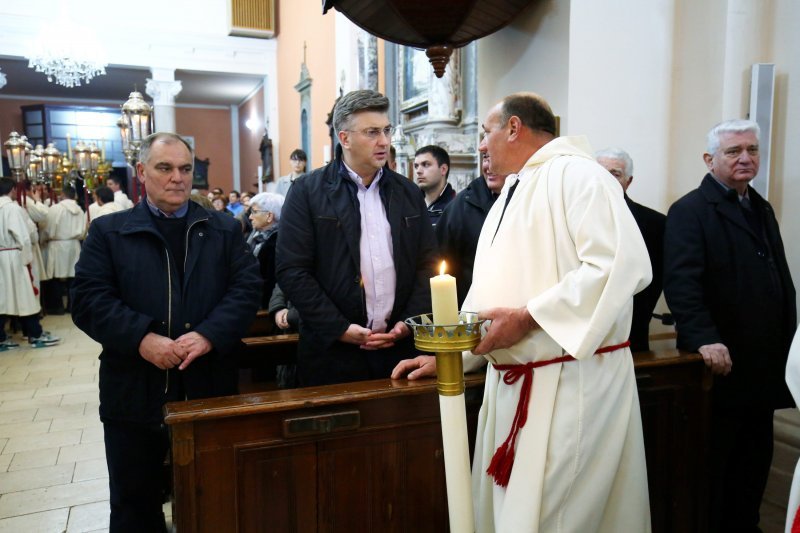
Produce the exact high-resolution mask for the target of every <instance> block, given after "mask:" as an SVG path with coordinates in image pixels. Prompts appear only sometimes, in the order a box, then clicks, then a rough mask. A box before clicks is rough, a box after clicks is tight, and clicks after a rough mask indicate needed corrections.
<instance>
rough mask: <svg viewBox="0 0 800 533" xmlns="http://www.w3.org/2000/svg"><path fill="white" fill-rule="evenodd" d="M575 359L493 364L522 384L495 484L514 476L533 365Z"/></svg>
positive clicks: (493, 468) (497, 460) (498, 454)
mask: <svg viewBox="0 0 800 533" xmlns="http://www.w3.org/2000/svg"><path fill="white" fill-rule="evenodd" d="M630 345H631V342H630V341H625V342H623V343H622V344H615V345H613V346H606V347H603V348H599V349H598V350H597V351H596V352H594V353H596V354H601V353H608V352H613V351H615V350H620V349H622V348H627V347H628V346H630ZM574 360H575V358H574V357H572V356H571V355H563V356H561V357H556V358H555V359H548V360H545V361H536V362H535V363H525V364H521V365H492V366H494V368H495V370H497V371H498V372H505V374H504V375H503V383H505V384H506V385H513V384H514V383H516V382H517V381H519V378H522V387H521V388H520V391H519V400H518V401H517V412H516V413H515V414H514V420H513V422H512V423H511V429H510V431H509V432H508V437H507V438H506V440H505V442H503V444H502V445H501V446H500V447H499V448H497V450H496V451H495V452H494V455H493V456H492V461H491V462H490V463H489V468H487V469H486V473H487V474H489V476H491V477H493V478H494V483H495V485H497V486H500V487H507V486H508V481H509V480H510V479H511V469H512V468H513V467H514V451H515V450H514V448H515V443H516V441H517V434H518V433H519V431H520V430H521V429H522V428H523V427H524V426H525V422H527V421H528V400H529V398H530V395H531V389H533V369H534V368H540V367H543V366H547V365H552V364H554V363H566V362H567V361H574ZM798 528H799V529H798V531H795V530H792V533H800V526H798Z"/></svg>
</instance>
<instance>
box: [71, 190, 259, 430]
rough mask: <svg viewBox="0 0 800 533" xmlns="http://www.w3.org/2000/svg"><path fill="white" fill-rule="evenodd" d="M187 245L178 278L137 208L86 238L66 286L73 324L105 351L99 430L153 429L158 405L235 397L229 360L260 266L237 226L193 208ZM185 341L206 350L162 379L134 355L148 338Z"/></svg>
mask: <svg viewBox="0 0 800 533" xmlns="http://www.w3.org/2000/svg"><path fill="white" fill-rule="evenodd" d="M185 242H186V248H187V249H186V260H185V262H184V265H183V266H182V268H183V275H182V276H181V275H180V271H179V269H178V266H177V265H175V264H174V263H175V261H174V260H173V258H172V256H171V254H170V253H169V252H168V251H167V250H168V247H167V243H166V241H165V240H164V239H163V237H162V236H161V234H160V233H159V232H158V230H157V229H156V226H155V223H154V221H153V217H152V215H151V214H150V212H149V211H148V209H147V207H146V204H145V202H141V203H139V204H138V205H137V206H135V207H134V208H133V209H130V210H128V211H122V212H119V213H114V214H111V215H107V216H105V217H101V218H98V219H97V220H95V221H94V222H93V223H92V225H91V227H90V228H89V234H88V236H87V238H86V241H85V242H84V244H83V249H82V251H81V255H80V259H79V260H78V264H77V265H76V267H75V279H74V281H73V283H72V289H71V298H72V319H73V321H74V322H75V324H76V325H77V326H78V327H79V328H80V329H82V330H83V331H84V332H86V333H87V334H88V335H89V336H90V337H91V338H93V339H94V340H96V341H97V342H99V343H100V344H101V345H102V347H103V351H102V353H101V354H100V417H101V419H103V420H120V421H128V422H142V423H158V422H160V421H161V420H162V407H163V405H164V403H165V402H167V401H173V400H178V399H183V393H185V396H186V397H188V398H189V399H193V398H204V397H210V396H221V395H227V394H235V393H236V382H237V372H236V364H235V360H234V358H233V352H234V350H235V348H236V347H237V346H238V345H239V343H240V339H241V337H242V335H243V334H244V333H245V331H246V330H247V327H248V326H249V324H250V322H252V320H253V318H255V314H256V311H257V310H258V305H259V303H260V298H261V277H260V275H259V270H258V264H257V263H256V260H255V258H254V257H253V254H252V252H251V251H250V250H249V249H248V247H247V245H246V244H245V242H244V238H243V236H242V231H241V226H240V225H239V223H238V222H237V221H235V220H234V219H233V218H231V217H229V216H228V215H225V214H220V213H215V212H212V211H207V210H206V209H203V208H202V207H201V206H199V205H197V204H195V203H194V202H189V211H188V213H187V215H186V241H185ZM180 279H182V283H179V281H178V280H180ZM189 331H196V332H198V333H200V334H201V335H203V336H204V337H205V338H207V339H208V340H209V341H210V342H211V344H212V345H213V349H212V351H211V352H209V353H207V354H205V355H203V356H201V357H199V358H197V359H196V360H195V361H193V362H192V364H191V365H190V366H189V367H187V368H186V369H185V370H183V371H179V370H177V369H172V370H169V371H167V370H161V369H159V368H157V367H156V366H155V365H153V364H151V363H150V362H148V361H146V360H145V359H144V358H143V357H142V356H141V355H140V354H139V343H140V342H141V340H142V338H143V337H144V336H145V335H146V334H147V333H148V332H155V333H157V334H159V335H164V336H167V337H170V338H172V339H176V338H178V337H180V336H181V335H183V334H184V333H187V332H189ZM179 374H180V375H179Z"/></svg>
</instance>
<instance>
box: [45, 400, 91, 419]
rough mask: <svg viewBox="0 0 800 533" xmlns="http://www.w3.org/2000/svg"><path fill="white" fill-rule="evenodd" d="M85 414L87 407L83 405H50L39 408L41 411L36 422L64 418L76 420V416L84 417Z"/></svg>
mask: <svg viewBox="0 0 800 533" xmlns="http://www.w3.org/2000/svg"><path fill="white" fill-rule="evenodd" d="M54 398H59V400H60V399H61V398H60V397H59V396H54ZM85 414H86V405H85V404H81V403H74V404H70V405H60V404H58V405H52V406H50V405H48V406H45V407H40V408H39V410H38V411H37V412H36V417H35V418H34V420H53V419H56V418H62V417H69V418H74V417H76V416H83V415H85Z"/></svg>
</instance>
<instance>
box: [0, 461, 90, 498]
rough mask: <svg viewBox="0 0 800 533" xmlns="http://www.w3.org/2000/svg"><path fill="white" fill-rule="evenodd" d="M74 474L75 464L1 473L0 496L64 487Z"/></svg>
mask: <svg viewBox="0 0 800 533" xmlns="http://www.w3.org/2000/svg"><path fill="white" fill-rule="evenodd" d="M74 473H75V463H67V464H63V465H53V466H44V467H41V468H26V469H25V470H15V471H13V472H2V473H0V494H6V493H9V492H19V491H23V490H30V489H38V488H42V487H49V486H51V485H65V484H67V483H71V482H72V478H73V475H74Z"/></svg>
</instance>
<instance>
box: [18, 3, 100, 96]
mask: <svg viewBox="0 0 800 533" xmlns="http://www.w3.org/2000/svg"><path fill="white" fill-rule="evenodd" d="M34 42H35V49H34V50H33V51H32V53H31V54H30V55H28V56H27V57H26V58H27V59H28V66H29V67H30V68H33V69H36V72H42V73H44V74H45V75H46V76H47V81H49V82H53V81H54V80H55V82H56V83H57V84H59V85H63V86H64V87H76V86H77V87H80V85H81V84H82V83H89V82H90V81H91V80H92V78H94V77H95V76H100V75H104V74H105V73H106V65H107V63H106V62H105V61H104V60H103V58H102V57H101V55H100V52H99V50H101V47H100V44H99V43H98V42H97V40H96V39H95V38H94V34H93V33H92V32H91V30H89V29H88V28H85V27H78V26H76V25H74V24H73V23H72V22H71V21H70V20H69V19H68V18H62V20H61V21H59V22H58V23H57V24H54V23H50V24H45V26H44V27H43V28H42V31H41V33H40V34H39V36H38V37H37V38H36V40H35V41H34Z"/></svg>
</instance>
